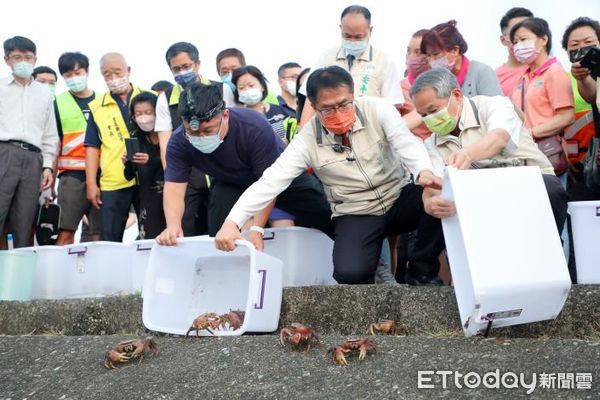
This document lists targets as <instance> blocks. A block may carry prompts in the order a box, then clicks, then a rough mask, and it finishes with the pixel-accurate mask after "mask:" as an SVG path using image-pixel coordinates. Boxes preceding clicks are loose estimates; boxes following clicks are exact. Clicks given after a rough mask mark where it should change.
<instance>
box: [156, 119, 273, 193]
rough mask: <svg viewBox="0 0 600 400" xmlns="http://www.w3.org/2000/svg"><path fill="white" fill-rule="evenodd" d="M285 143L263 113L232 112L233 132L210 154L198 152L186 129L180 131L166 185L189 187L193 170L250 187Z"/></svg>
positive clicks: (169, 161) (175, 136)
mask: <svg viewBox="0 0 600 400" xmlns="http://www.w3.org/2000/svg"><path fill="white" fill-rule="evenodd" d="M283 147H284V146H283V143H282V141H281V140H280V139H279V138H278V137H277V136H275V135H274V134H273V129H272V128H271V125H270V124H269V122H268V121H267V120H266V118H265V117H263V116H262V115H261V114H260V113H258V112H256V111H253V110H249V109H244V108H230V109H229V130H228V131H227V136H225V139H224V140H223V143H221V144H220V145H219V147H218V148H217V149H216V150H215V151H213V152H212V153H210V154H204V153H202V152H200V151H198V150H196V149H195V148H194V146H192V144H191V143H190V142H189V141H188V140H187V138H186V137H185V133H184V129H183V125H182V126H180V127H179V128H177V129H176V130H175V131H174V132H173V135H172V136H171V139H170V140H169V144H168V145H167V170H166V171H165V181H167V182H177V183H187V182H188V180H189V176H190V171H191V170H192V166H194V167H196V168H198V169H199V170H200V171H202V172H204V173H205V174H207V175H209V176H210V177H212V178H213V179H214V180H215V182H219V181H220V182H224V183H228V184H232V185H239V186H244V187H247V186H250V185H251V184H252V183H254V182H255V181H257V180H258V178H260V177H261V176H262V173H263V171H264V170H265V169H267V168H268V167H270V166H271V164H273V162H275V160H276V159H277V157H279V155H280V154H281V152H282V151H283Z"/></svg>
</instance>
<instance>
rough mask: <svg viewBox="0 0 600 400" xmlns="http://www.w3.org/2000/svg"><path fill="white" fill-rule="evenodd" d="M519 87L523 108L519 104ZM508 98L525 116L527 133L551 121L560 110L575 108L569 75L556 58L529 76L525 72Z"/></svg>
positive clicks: (550, 59) (529, 73)
mask: <svg viewBox="0 0 600 400" xmlns="http://www.w3.org/2000/svg"><path fill="white" fill-rule="evenodd" d="M523 87H524V89H525V95H524V96H523V97H524V99H525V104H524V105H523V104H521V97H522V90H523ZM511 98H512V101H513V103H514V104H515V105H516V106H517V107H520V108H521V109H522V110H523V111H524V112H525V126H526V127H527V128H529V129H531V128H532V127H534V126H538V125H539V124H541V123H543V122H545V121H547V120H549V119H550V118H552V117H554V116H555V115H556V111H558V110H560V109H561V108H568V107H571V108H573V107H574V104H575V100H574V99H573V89H572V88H571V81H570V80H569V75H567V72H566V71H565V70H564V68H563V67H562V65H560V63H559V62H558V61H557V60H556V57H551V58H549V59H548V60H547V61H546V62H545V63H544V64H542V65H541V66H540V67H539V68H538V69H536V70H535V71H533V72H531V71H529V69H528V70H527V73H526V74H525V75H523V77H522V78H521V80H520V83H519V84H517V85H516V86H515V89H514V91H513V93H512V96H511Z"/></svg>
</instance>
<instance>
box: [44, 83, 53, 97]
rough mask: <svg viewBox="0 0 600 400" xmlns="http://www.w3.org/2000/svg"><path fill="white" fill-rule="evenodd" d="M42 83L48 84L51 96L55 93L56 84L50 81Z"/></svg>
mask: <svg viewBox="0 0 600 400" xmlns="http://www.w3.org/2000/svg"><path fill="white" fill-rule="evenodd" d="M44 85H46V86H48V90H49V91H50V94H51V95H52V96H54V95H55V94H56V85H53V84H51V83H44Z"/></svg>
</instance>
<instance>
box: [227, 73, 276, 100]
mask: <svg viewBox="0 0 600 400" xmlns="http://www.w3.org/2000/svg"><path fill="white" fill-rule="evenodd" d="M246 74H250V75H252V76H253V77H255V78H256V79H258V83H260V86H261V87H262V89H263V96H262V99H260V100H261V101H262V100H264V99H265V98H266V97H267V95H268V94H269V87H268V86H267V78H265V75H264V74H263V73H262V71H261V70H260V69H258V68H256V67H255V66H254V65H247V66H245V67H241V68H238V69H236V70H235V71H233V74H232V75H231V82H232V83H233V84H234V85H235V86H236V87H237V81H238V80H239V79H240V77H241V76H242V75H246ZM239 92H240V91H239V90H235V91H234V92H233V99H234V100H235V102H236V103H239V102H240V93H239Z"/></svg>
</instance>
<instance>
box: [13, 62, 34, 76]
mask: <svg viewBox="0 0 600 400" xmlns="http://www.w3.org/2000/svg"><path fill="white" fill-rule="evenodd" d="M12 70H13V73H14V74H15V76H17V77H19V78H22V79H27V78H29V77H30V76H31V74H33V64H31V63H28V62H27V61H19V62H18V63H15V64H13V66H12Z"/></svg>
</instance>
